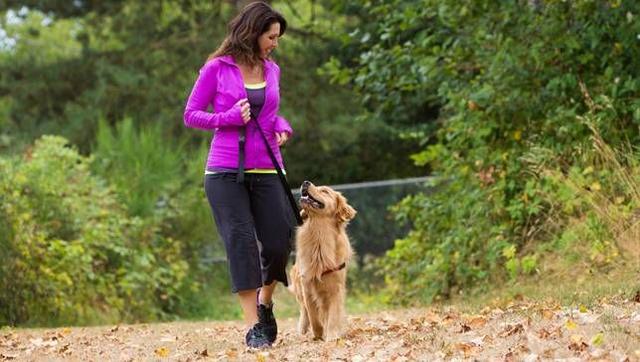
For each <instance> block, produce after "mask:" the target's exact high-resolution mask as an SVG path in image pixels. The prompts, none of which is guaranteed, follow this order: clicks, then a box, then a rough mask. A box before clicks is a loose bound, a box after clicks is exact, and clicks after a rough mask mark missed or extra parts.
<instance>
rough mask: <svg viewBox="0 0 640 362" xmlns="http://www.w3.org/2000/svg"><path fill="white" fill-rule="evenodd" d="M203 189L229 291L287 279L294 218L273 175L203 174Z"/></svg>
mask: <svg viewBox="0 0 640 362" xmlns="http://www.w3.org/2000/svg"><path fill="white" fill-rule="evenodd" d="M204 189H205V193H206V194H207V199H208V200H209V204H210V205H211V210H212V212H213V217H214V219H215V222H216V226H217V227H218V233H219V234H220V237H221V238H222V240H223V241H224V246H225V249H226V251H227V261H228V265H229V272H230V274H231V286H232V292H233V293H237V292H238V291H243V290H255V289H258V288H260V287H262V286H263V285H269V284H271V283H272V282H273V281H274V280H275V281H280V282H282V283H283V284H284V285H285V286H287V285H288V281H287V273H286V267H287V261H288V260H289V254H290V252H291V238H292V234H293V222H292V218H291V216H290V215H289V214H291V212H289V209H288V208H287V206H288V204H286V199H285V194H284V190H283V189H282V185H281V184H280V179H279V178H278V175H276V174H257V173H255V174H253V173H245V180H244V182H243V183H238V182H236V174H235V173H216V174H208V175H205V180H204Z"/></svg>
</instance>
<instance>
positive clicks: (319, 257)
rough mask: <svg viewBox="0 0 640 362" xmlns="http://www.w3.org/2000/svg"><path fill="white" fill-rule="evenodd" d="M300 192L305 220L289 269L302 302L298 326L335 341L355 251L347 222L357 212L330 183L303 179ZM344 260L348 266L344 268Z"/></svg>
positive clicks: (342, 320)
mask: <svg viewBox="0 0 640 362" xmlns="http://www.w3.org/2000/svg"><path fill="white" fill-rule="evenodd" d="M302 195H303V197H302V198H301V205H302V214H303V218H304V223H303V225H302V226H300V227H299V228H298V230H297V233H296V262H295V265H294V266H293V268H292V269H291V273H290V275H291V281H292V283H291V290H292V291H293V292H294V294H295V295H296V300H297V301H298V304H299V306H300V318H299V321H298V331H299V332H300V333H301V334H305V333H306V332H307V331H308V329H309V326H311V330H312V331H313V336H314V338H316V339H323V340H325V341H327V340H335V339H337V338H338V337H340V335H341V334H342V331H343V329H344V325H345V322H346V313H345V306H344V305H345V297H346V281H347V266H348V265H349V260H350V258H351V255H352V249H351V245H350V244H349V238H348V237H347V233H346V226H347V223H348V221H349V220H351V219H353V217H354V216H355V214H356V211H355V210H354V209H353V208H352V207H351V206H350V205H349V204H348V203H347V200H346V199H345V197H344V196H342V194H340V193H339V192H336V191H334V190H333V189H331V188H330V187H327V186H315V185H313V184H311V183H310V182H307V181H305V183H304V184H303V186H302ZM320 205H322V207H321V206H320ZM343 263H345V264H346V266H345V267H343V268H340V266H341V265H342V264H343Z"/></svg>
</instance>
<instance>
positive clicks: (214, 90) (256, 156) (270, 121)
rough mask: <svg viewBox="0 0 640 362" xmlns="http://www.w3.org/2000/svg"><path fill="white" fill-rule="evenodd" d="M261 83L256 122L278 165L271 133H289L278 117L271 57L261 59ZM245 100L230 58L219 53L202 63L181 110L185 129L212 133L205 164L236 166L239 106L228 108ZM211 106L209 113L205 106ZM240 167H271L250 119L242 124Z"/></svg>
mask: <svg viewBox="0 0 640 362" xmlns="http://www.w3.org/2000/svg"><path fill="white" fill-rule="evenodd" d="M264 78H265V81H266V83H267V86H266V89H265V100H264V105H263V106H262V110H261V111H260V114H259V115H258V123H260V127H261V128H262V130H263V131H264V133H265V136H267V140H268V141H269V144H270V145H271V149H272V150H273V152H274V154H275V156H276V159H277V160H278V163H280V167H283V163H282V155H281V154H280V148H279V147H278V142H277V140H276V136H275V132H288V133H289V134H290V135H291V134H292V133H293V131H292V129H291V126H290V125H289V123H288V122H287V120H285V119H284V118H282V117H280V116H278V114H277V113H278V105H279V103H280V87H279V84H278V83H279V81H280V68H279V67H278V65H277V64H276V63H274V62H272V61H269V60H265V61H264ZM242 98H247V92H246V90H245V87H244V82H243V80H242V74H241V73H240V68H239V67H238V66H237V65H236V63H235V61H234V60H233V57H231V56H228V55H227V56H221V57H217V58H214V59H212V60H210V61H208V62H207V63H206V64H205V65H204V66H203V67H202V68H201V69H200V75H199V76H198V79H197V80H196V83H195V85H194V86H193V89H192V90H191V95H190V96H189V99H188V100H187V105H186V107H185V110H184V124H185V125H186V126H187V127H191V128H199V129H203V130H207V131H213V132H214V135H213V139H212V141H211V148H210V149H209V157H208V159H207V167H222V168H234V169H235V168H238V135H239V133H238V131H239V129H240V127H243V126H245V124H244V122H243V120H242V115H241V114H240V107H238V106H234V105H235V104H236V103H237V102H238V101H239V100H240V99H242ZM210 105H211V106H213V112H208V111H207V108H208V107H209V106H210ZM244 165H245V169H252V168H267V169H273V168H274V167H273V163H272V162H271V159H270V158H269V154H268V153H267V149H266V147H265V144H264V140H262V136H260V133H259V131H258V128H257V127H256V125H255V122H254V121H250V122H249V123H247V124H246V144H245V163H244Z"/></svg>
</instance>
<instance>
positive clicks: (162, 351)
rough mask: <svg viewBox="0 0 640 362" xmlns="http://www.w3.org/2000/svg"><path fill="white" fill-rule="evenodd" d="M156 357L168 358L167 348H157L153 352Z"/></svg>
mask: <svg viewBox="0 0 640 362" xmlns="http://www.w3.org/2000/svg"><path fill="white" fill-rule="evenodd" d="M154 352H155V354H156V356H158V357H167V356H169V348H167V347H159V348H156V350H155V351H154Z"/></svg>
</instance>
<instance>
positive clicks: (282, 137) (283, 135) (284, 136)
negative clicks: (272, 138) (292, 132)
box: [276, 132, 289, 146]
mask: <svg viewBox="0 0 640 362" xmlns="http://www.w3.org/2000/svg"><path fill="white" fill-rule="evenodd" d="M276 140H278V146H282V145H283V144H285V143H286V142H287V140H289V134H288V133H287V132H276Z"/></svg>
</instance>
